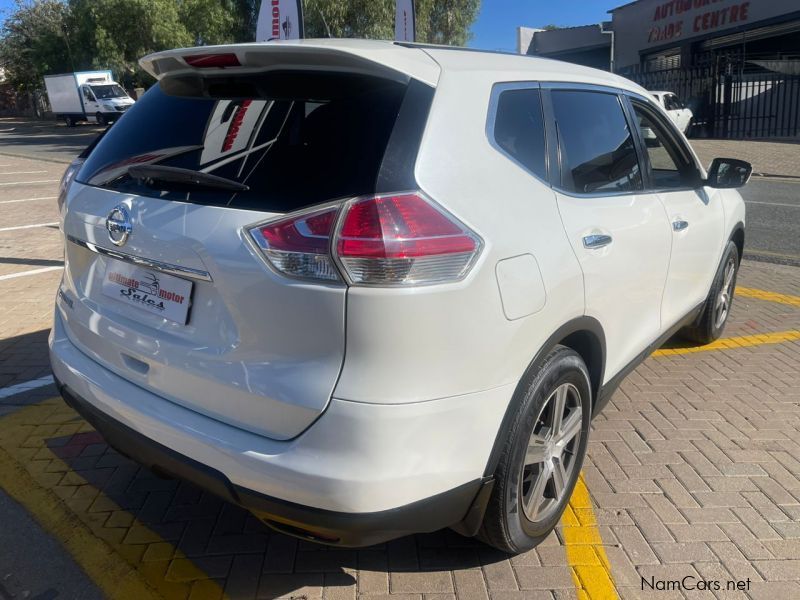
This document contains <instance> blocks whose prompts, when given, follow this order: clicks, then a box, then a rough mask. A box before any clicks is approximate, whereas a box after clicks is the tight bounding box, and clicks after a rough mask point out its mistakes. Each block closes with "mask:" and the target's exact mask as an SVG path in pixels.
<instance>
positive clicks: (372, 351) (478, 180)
mask: <svg viewBox="0 0 800 600" xmlns="http://www.w3.org/2000/svg"><path fill="white" fill-rule="evenodd" d="M519 79H520V76H519V74H518V73H517V74H514V73H511V72H509V73H505V74H504V73H503V72H502V71H500V72H498V71H476V70H474V69H465V70H463V71H462V70H445V71H443V73H442V76H441V78H440V80H439V85H438V87H437V91H436V96H435V98H434V101H433V106H432V108H431V113H430V117H429V120H428V124H427V127H426V130H425V134H424V136H423V141H422V144H421V148H420V151H419V154H418V159H417V164H416V172H415V176H416V180H417V182H418V184H419V187H420V189H422V190H423V191H424V192H425V193H426V194H428V195H429V196H430V197H431V198H433V199H434V200H435V201H436V202H438V203H440V204H441V205H443V206H444V207H445V208H446V209H447V210H449V211H450V212H452V213H453V214H454V215H455V216H456V217H457V218H458V219H460V220H461V221H463V222H464V223H465V224H466V225H468V226H469V227H470V228H472V229H473V230H474V231H475V232H477V233H478V234H479V235H480V236H481V238H482V239H483V241H484V247H483V250H482V253H481V256H480V258H479V260H478V261H477V263H476V264H475V266H474V267H473V269H472V271H471V272H470V273H469V275H468V276H467V277H466V279H464V280H463V281H461V282H458V283H453V284H447V285H436V286H430V287H419V288H414V289H370V288H364V287H352V288H350V289H349V290H348V299H347V350H346V357H345V364H344V367H343V371H342V373H341V376H340V379H339V382H338V384H337V386H336V389H335V391H334V397H336V398H340V399H346V400H353V401H363V402H378V403H403V402H415V401H425V400H432V399H437V398H443V397H447V396H454V395H458V394H466V393H471V392H476V391H479V390H486V389H490V388H493V387H498V386H501V385H504V384H508V383H516V382H517V381H519V379H520V378H521V376H522V374H523V372H524V371H525V369H526V367H527V366H528V364H529V363H530V361H531V360H532V359H533V357H534V355H535V354H536V352H537V350H538V349H539V348H540V347H541V345H542V344H543V343H544V341H545V340H547V338H548V337H549V336H550V335H551V334H552V333H553V332H554V331H555V330H556V329H558V327H559V326H561V325H562V324H563V323H565V322H567V321H569V320H570V319H572V318H575V317H578V316H580V315H582V314H583V311H584V298H583V279H582V275H581V271H580V268H579V266H578V263H577V260H576V258H575V256H574V253H573V251H572V249H571V247H570V245H569V242H568V240H567V238H566V234H565V232H564V229H563V226H562V224H561V220H560V217H559V214H558V208H557V204H556V201H555V195H554V193H553V192H552V190H551V189H550V188H549V187H548V186H547V185H546V184H544V183H542V182H540V181H538V180H537V179H535V178H534V176H533V175H531V174H529V173H528V172H527V171H525V170H524V169H522V168H521V167H520V166H518V165H516V164H515V163H514V162H512V161H511V160H510V159H508V158H507V157H506V156H504V155H502V154H501V153H500V152H499V151H497V150H496V149H495V148H493V147H492V146H491V145H490V143H489V140H488V139H487V136H486V122H487V114H488V109H489V98H490V94H491V90H492V86H493V84H494V83H496V82H503V81H513V80H519ZM530 79H535V78H534V77H531V78H530ZM526 254H530V255H532V256H533V257H535V259H536V263H538V267H539V272H540V274H541V275H540V277H541V282H543V285H544V302H543V303H541V302H538V301H537V303H536V304H537V308H539V306H538V305H539V304H541V307H540V308H539V310H538V311H536V312H534V313H533V314H529V315H527V316H524V317H521V318H516V319H514V320H509V318H507V316H506V314H505V313H504V309H503V303H502V299H501V295H500V291H499V288H498V280H497V276H496V266H497V263H498V261H501V260H503V259H508V258H511V257H517V256H521V255H526ZM533 275H534V273H533V272H532V276H533ZM535 275H536V277H539V275H538V274H535ZM528 284H530V282H522V283H521V285H528ZM509 399H510V398H509ZM498 409H499V414H500V416H502V412H503V411H504V410H505V406H502V407H498Z"/></svg>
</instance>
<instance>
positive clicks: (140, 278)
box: [103, 261, 192, 325]
mask: <svg viewBox="0 0 800 600" xmlns="http://www.w3.org/2000/svg"><path fill="white" fill-rule="evenodd" d="M103 294H105V295H106V296H110V297H111V298H115V299H117V300H119V301H120V302H124V303H126V304H129V305H130V306H134V307H136V308H139V309H141V310H145V311H147V312H150V313H153V314H156V315H159V316H161V317H164V318H165V319H169V320H170V321H175V322H176V323H180V324H181V325H184V324H186V317H187V315H188V314H189V301H190V298H191V294H192V282H191V281H186V280H185V279H181V278H180V277H173V276H172V275H166V274H164V273H159V272H157V271H151V270H149V269H142V268H140V267H136V266H133V265H127V264H125V263H121V262H117V261H112V262H111V263H109V265H108V267H107V268H106V274H105V277H104V278H103Z"/></svg>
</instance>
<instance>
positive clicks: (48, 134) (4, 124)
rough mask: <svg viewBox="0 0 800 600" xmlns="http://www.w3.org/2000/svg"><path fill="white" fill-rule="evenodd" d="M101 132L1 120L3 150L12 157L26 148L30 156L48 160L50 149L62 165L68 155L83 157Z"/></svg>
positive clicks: (92, 128)
mask: <svg viewBox="0 0 800 600" xmlns="http://www.w3.org/2000/svg"><path fill="white" fill-rule="evenodd" d="M102 131H103V128H101V127H97V126H95V125H86V124H84V125H78V126H77V127H67V126H66V125H64V124H63V123H58V122H56V121H20V120H10V119H0V148H2V151H3V152H6V153H11V154H14V153H15V151H16V150H17V149H23V148H27V149H30V151H29V152H27V154H36V153H37V152H38V153H39V154H41V156H37V157H38V158H42V159H47V158H48V157H47V154H46V153H45V152H46V150H45V149H46V148H50V149H52V154H53V158H57V159H59V160H61V161H63V160H65V157H66V156H68V155H73V156H77V155H78V154H80V153H81V151H83V149H84V148H86V146H88V145H89V144H90V143H91V142H92V141H93V140H94V139H95V138H96V137H97V136H98V135H99V134H100V133H102Z"/></svg>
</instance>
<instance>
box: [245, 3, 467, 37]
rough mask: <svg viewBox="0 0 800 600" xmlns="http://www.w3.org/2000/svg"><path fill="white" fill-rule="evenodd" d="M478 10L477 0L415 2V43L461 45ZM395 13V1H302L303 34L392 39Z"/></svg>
mask: <svg viewBox="0 0 800 600" xmlns="http://www.w3.org/2000/svg"><path fill="white" fill-rule="evenodd" d="M479 7H480V0H416V24H417V41H419V42H428V43H431V44H450V45H458V46H463V45H464V44H466V43H467V41H468V40H469V37H470V33H469V28H470V27H471V26H472V23H473V22H474V21H475V18H476V17H477V16H478V8H479ZM394 13H395V0H305V2H304V17H305V34H306V37H364V38H373V39H393V38H394ZM251 39H252V38H251Z"/></svg>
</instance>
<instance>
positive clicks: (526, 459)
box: [478, 346, 592, 554]
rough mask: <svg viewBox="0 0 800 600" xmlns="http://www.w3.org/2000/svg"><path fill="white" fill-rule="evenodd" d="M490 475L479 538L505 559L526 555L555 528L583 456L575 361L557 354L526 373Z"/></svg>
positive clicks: (583, 401)
mask: <svg viewBox="0 0 800 600" xmlns="http://www.w3.org/2000/svg"><path fill="white" fill-rule="evenodd" d="M516 394H517V395H518V397H515V399H514V400H513V401H512V402H513V403H514V406H516V414H515V415H514V418H513V421H512V423H511V427H510V432H509V435H508V439H507V440H506V442H505V446H504V448H503V453H502V455H501V457H500V461H499V463H498V466H497V469H496V470H495V474H494V476H495V486H494V489H493V491H492V495H491V497H490V499H489V503H488V506H487V509H486V514H485V515H484V520H483V523H482V524H481V528H480V531H479V532H478V537H479V538H480V539H481V540H483V541H484V542H486V543H487V544H489V545H491V546H494V547H495V548H497V549H499V550H502V551H504V552H509V553H514V554H516V553H519V552H525V551H527V550H530V549H531V548H533V547H534V546H536V545H537V544H539V543H540V542H541V541H542V540H544V539H545V538H546V537H547V536H548V535H549V534H550V532H551V531H552V530H553V528H554V527H555V526H556V524H557V523H558V520H559V519H560V518H561V515H562V513H563V512H564V509H565V507H566V506H567V502H569V498H570V496H571V495H572V490H573V489H574V488H575V482H576V481H577V480H578V476H579V474H580V470H581V465H582V464H583V459H584V456H585V455H586V447H587V442H588V436H589V422H590V419H591V406H592V403H591V385H590V383H589V373H588V371H587V369H586V365H585V364H584V362H583V360H582V359H581V357H580V356H579V355H578V354H577V353H576V352H574V351H573V350H571V349H569V348H566V347H564V346H556V348H555V349H554V350H553V351H552V352H551V353H550V354H549V355H548V356H547V357H546V358H545V360H544V362H543V363H542V365H541V367H540V368H539V369H538V370H535V371H532V372H529V373H526V375H525V377H524V378H523V380H522V381H521V382H520V386H519V387H518V388H517V392H516Z"/></svg>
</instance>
